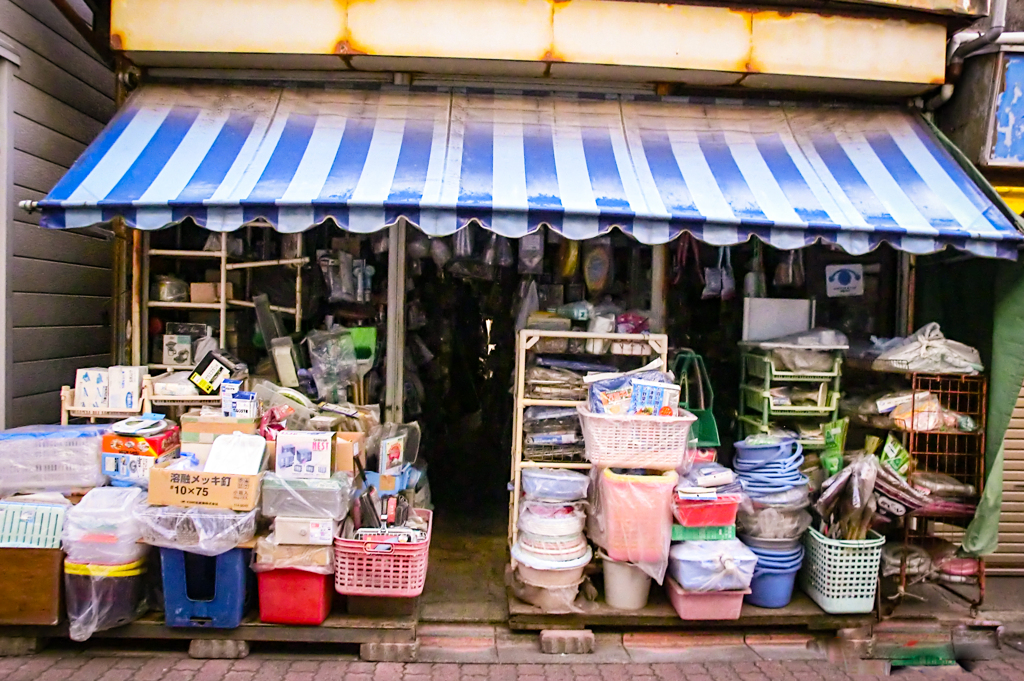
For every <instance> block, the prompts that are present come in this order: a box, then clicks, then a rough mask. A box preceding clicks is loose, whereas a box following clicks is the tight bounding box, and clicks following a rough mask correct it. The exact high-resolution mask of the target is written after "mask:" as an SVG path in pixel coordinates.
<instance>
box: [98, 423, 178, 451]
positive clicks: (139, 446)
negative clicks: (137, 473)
mask: <svg viewBox="0 0 1024 681" xmlns="http://www.w3.org/2000/svg"><path fill="white" fill-rule="evenodd" d="M180 444H181V431H180V430H179V429H178V426H172V427H170V428H168V429H167V430H165V431H164V432H162V433H157V434H156V435H149V436H142V435H118V434H117V433H106V434H105V435H104V436H103V442H102V444H101V451H103V452H104V453H108V454H138V455H142V456H149V457H153V458H157V457H160V456H163V455H164V454H167V453H168V452H171V451H172V450H176V449H177V448H178V445H180Z"/></svg>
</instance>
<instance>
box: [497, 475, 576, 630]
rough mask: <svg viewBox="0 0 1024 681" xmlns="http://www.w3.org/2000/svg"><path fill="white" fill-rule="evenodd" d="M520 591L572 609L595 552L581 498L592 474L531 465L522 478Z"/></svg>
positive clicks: (555, 608)
mask: <svg viewBox="0 0 1024 681" xmlns="http://www.w3.org/2000/svg"><path fill="white" fill-rule="evenodd" d="M522 484H523V493H524V499H523V500H522V501H521V502H520V506H519V518H518V522H517V527H518V529H519V534H518V539H517V540H516V543H515V545H513V547H512V558H513V559H514V560H515V562H516V574H515V577H516V582H515V583H514V590H515V592H516V595H517V596H519V597H520V598H522V599H523V600H524V601H526V602H528V603H531V604H532V605H536V606H537V607H539V608H542V609H543V610H545V611H547V612H568V611H569V609H571V607H572V603H573V601H575V600H576V595H577V593H578V592H579V586H580V583H581V582H582V581H583V569H584V568H585V567H586V565H587V564H588V563H589V562H590V560H591V558H593V551H592V550H591V548H590V545H589V544H588V543H587V540H586V537H584V535H583V528H584V525H585V524H586V514H585V513H584V512H583V505H582V500H583V499H585V498H586V496H587V488H588V487H589V484H590V478H588V477H587V476H586V475H583V474H582V473H577V472H575V471H570V470H560V469H545V468H528V469H526V470H524V471H523V477H522Z"/></svg>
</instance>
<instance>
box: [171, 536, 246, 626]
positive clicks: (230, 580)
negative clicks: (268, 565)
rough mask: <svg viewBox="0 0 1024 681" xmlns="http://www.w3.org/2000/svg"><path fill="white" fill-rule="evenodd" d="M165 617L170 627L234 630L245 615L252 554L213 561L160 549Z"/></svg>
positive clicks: (234, 552) (233, 553)
mask: <svg viewBox="0 0 1024 681" xmlns="http://www.w3.org/2000/svg"><path fill="white" fill-rule="evenodd" d="M160 562H161V571H162V573H163V581H164V613H165V618H166V624H167V626H169V627H207V628H210V629H234V628H235V627H237V626H238V625H240V624H241V623H242V617H243V616H244V615H245V606H246V595H247V593H248V591H249V590H248V588H247V587H248V586H249V581H250V575H251V573H250V572H249V550H248V549H231V550H230V551H228V552H227V553H222V554H220V555H219V556H215V557H213V558H210V557H207V556H200V555H198V554H194V553H187V552H186V551H179V550H177V549H160Z"/></svg>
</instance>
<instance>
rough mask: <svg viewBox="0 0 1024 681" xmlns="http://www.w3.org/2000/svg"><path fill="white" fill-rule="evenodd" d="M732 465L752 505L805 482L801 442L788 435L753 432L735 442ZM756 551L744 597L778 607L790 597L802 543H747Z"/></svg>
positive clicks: (801, 555)
mask: <svg viewBox="0 0 1024 681" xmlns="http://www.w3.org/2000/svg"><path fill="white" fill-rule="evenodd" d="M735 447H736V456H735V458H734V460H733V468H734V469H735V470H736V476H737V477H738V478H739V480H740V482H741V483H742V484H743V489H744V491H745V492H746V493H747V494H748V495H749V496H750V498H751V500H752V501H753V502H754V504H755V506H756V505H757V504H758V500H759V499H761V498H773V495H774V498H777V497H778V495H782V494H784V493H786V492H789V491H790V490H792V489H793V488H795V487H800V486H804V485H806V484H807V476H805V475H804V474H803V473H801V472H800V466H801V465H802V464H803V462H804V457H803V446H801V445H800V443H799V442H797V441H796V440H793V439H791V438H772V437H769V436H755V437H750V438H747V439H746V440H743V441H742V442H737V443H735ZM748 546H749V547H750V550H751V551H753V552H754V553H755V554H756V555H757V567H756V568H755V570H754V578H753V580H752V581H751V583H750V594H749V595H747V596H746V598H745V600H746V601H747V602H748V603H750V604H751V605H757V606H760V607H762V608H781V607H784V606H786V605H788V604H789V601H790V600H791V599H792V597H793V584H794V582H795V581H796V573H797V572H799V570H800V565H801V563H803V559H804V548H803V546H800V545H797V546H796V547H795V548H783V549H770V548H764V547H763V546H750V545H749V544H748Z"/></svg>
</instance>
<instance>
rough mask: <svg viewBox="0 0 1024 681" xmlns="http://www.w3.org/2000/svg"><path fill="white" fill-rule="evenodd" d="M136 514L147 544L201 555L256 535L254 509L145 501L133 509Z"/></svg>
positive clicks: (231, 545)
mask: <svg viewBox="0 0 1024 681" xmlns="http://www.w3.org/2000/svg"><path fill="white" fill-rule="evenodd" d="M135 518H136V520H138V522H139V525H140V526H141V527H142V540H143V541H144V542H146V543H147V544H150V545H151V546H159V547H161V548H165V549H180V550H182V551H188V552H189V553H198V554H199V555H201V556H219V555H220V554H222V553H226V552H227V551H230V550H231V549H233V548H235V547H237V546H238V545H239V544H241V543H242V542H247V541H249V540H250V539H252V538H253V537H254V536H255V535H256V509H253V510H251V511H249V512H247V513H240V512H237V511H229V510H227V509H221V508H200V507H192V508H181V507H178V506H149V505H148V504H147V505H144V506H140V507H139V508H137V509H136V510H135Z"/></svg>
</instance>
